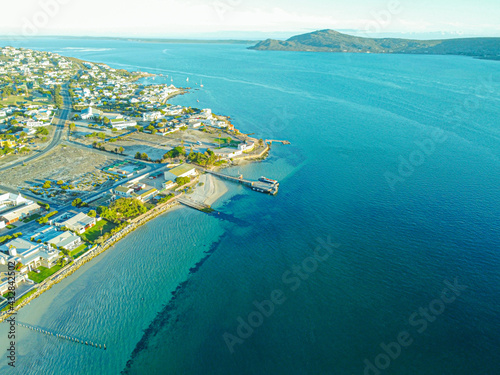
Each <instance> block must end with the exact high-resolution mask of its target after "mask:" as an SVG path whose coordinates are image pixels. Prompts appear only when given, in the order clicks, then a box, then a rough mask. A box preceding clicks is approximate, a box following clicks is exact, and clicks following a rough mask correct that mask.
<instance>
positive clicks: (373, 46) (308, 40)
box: [250, 30, 500, 60]
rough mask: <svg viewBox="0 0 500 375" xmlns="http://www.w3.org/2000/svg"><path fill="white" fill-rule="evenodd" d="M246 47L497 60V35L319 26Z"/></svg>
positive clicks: (499, 54) (499, 44)
mask: <svg viewBox="0 0 500 375" xmlns="http://www.w3.org/2000/svg"><path fill="white" fill-rule="evenodd" d="M250 49H254V50H259V51H308V52H350V53H406V54H433V55H465V56H474V57H480V58H485V59H495V60H500V38H462V39H443V40H412V39H396V38H377V39H374V38H362V37H357V36H352V35H347V34H342V33H339V32H337V31H334V30H320V31H315V32H313V33H308V34H302V35H297V36H294V37H292V38H290V39H288V40H286V41H281V40H275V39H267V40H265V41H262V42H260V43H257V44H256V45H255V46H253V47H250Z"/></svg>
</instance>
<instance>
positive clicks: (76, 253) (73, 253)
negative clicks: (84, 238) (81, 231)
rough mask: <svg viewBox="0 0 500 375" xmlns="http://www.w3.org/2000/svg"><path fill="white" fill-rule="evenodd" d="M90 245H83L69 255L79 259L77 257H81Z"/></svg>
mask: <svg viewBox="0 0 500 375" xmlns="http://www.w3.org/2000/svg"><path fill="white" fill-rule="evenodd" d="M88 245H89V244H88V243H86V242H85V243H82V244H81V245H80V246H78V247H77V248H76V249H75V250H72V251H71V252H70V253H69V255H70V256H72V257H73V258H77V256H76V255H78V256H80V255H81V254H83V253H84V252H85V251H84V250H85V249H86V248H87V246H88Z"/></svg>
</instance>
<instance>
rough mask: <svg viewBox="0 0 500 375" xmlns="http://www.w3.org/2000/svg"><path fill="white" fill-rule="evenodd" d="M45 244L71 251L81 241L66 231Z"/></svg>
mask: <svg viewBox="0 0 500 375" xmlns="http://www.w3.org/2000/svg"><path fill="white" fill-rule="evenodd" d="M47 243H48V244H50V245H53V246H54V247H58V248H60V247H62V248H64V249H66V250H73V249H75V248H76V247H78V246H79V245H80V244H81V243H82V239H81V238H80V237H79V236H76V235H74V234H73V233H71V232H69V231H67V232H60V234H59V235H57V236H56V237H54V238H52V239H51V240H49V241H47Z"/></svg>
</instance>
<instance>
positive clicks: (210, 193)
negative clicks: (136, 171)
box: [0, 173, 228, 323]
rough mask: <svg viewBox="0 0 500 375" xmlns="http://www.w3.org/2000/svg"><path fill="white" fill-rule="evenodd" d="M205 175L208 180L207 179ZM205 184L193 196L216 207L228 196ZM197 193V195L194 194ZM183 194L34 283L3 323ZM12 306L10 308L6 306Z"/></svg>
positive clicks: (211, 181)
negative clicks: (28, 292)
mask: <svg viewBox="0 0 500 375" xmlns="http://www.w3.org/2000/svg"><path fill="white" fill-rule="evenodd" d="M205 176H206V177H205ZM199 182H203V183H204V185H203V186H197V187H196V189H195V193H193V195H192V196H194V197H196V198H203V203H205V204H208V205H212V204H214V203H215V202H216V201H217V200H219V199H220V198H221V197H222V196H223V195H224V194H226V193H227V191H228V189H227V187H226V185H225V184H224V182H222V181H220V180H217V179H216V178H215V177H214V176H212V175H209V174H207V173H205V174H203V175H202V176H201V177H200V181H199ZM195 194H197V195H195ZM183 195H184V194H181V195H179V196H177V197H175V198H172V199H171V200H170V201H168V202H165V203H162V204H160V205H158V206H156V207H154V208H153V209H151V210H150V211H148V212H146V213H145V214H143V215H141V216H139V217H137V218H135V219H132V220H131V221H130V223H129V225H127V226H126V227H125V228H123V229H122V230H121V231H120V232H118V233H115V234H114V235H113V236H112V237H111V238H109V239H108V240H107V241H106V242H105V243H104V244H102V245H94V246H93V247H92V248H91V249H90V250H89V251H87V252H86V253H85V254H83V255H82V256H81V257H80V258H78V259H76V260H75V261H74V262H73V263H70V264H68V265H66V266H65V267H63V268H61V269H60V270H59V271H57V272H56V273H54V274H53V275H51V276H50V277H48V278H47V279H45V280H44V281H42V282H41V283H39V284H35V286H34V289H32V290H35V292H34V293H32V294H31V295H29V296H28V297H26V298H25V299H23V300H22V301H21V303H19V305H17V306H16V307H14V308H13V309H12V310H10V309H9V310H6V311H4V312H1V313H0V323H2V322H3V321H5V320H6V319H8V318H9V317H10V316H12V315H15V314H17V312H18V311H19V310H20V309H22V308H23V307H24V306H26V305H28V304H29V303H30V302H31V301H33V300H34V299H35V298H38V297H40V296H41V295H43V293H45V292H47V291H48V290H50V289H51V288H52V287H53V286H54V285H56V284H58V283H60V282H61V281H63V280H64V279H66V278H67V277H69V276H71V275H72V274H73V273H75V272H76V271H77V270H78V269H79V268H80V267H82V266H83V265H84V264H86V263H88V262H90V261H91V260H92V259H94V258H96V257H97V256H99V255H100V254H102V253H104V252H105V251H107V250H108V249H109V248H110V247H112V246H114V245H116V244H117V243H118V242H120V240H122V239H124V238H125V237H127V236H128V235H129V234H130V233H132V232H134V231H135V230H136V229H138V228H139V227H141V226H142V225H145V224H146V223H147V222H149V221H151V220H153V219H155V218H157V217H158V216H160V215H163V214H165V213H167V212H169V211H170V210H171V209H174V208H176V207H179V206H180V203H179V202H177V198H178V197H180V196H183ZM7 306H9V305H7Z"/></svg>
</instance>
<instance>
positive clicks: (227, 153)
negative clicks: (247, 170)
mask: <svg viewBox="0 0 500 375" xmlns="http://www.w3.org/2000/svg"><path fill="white" fill-rule="evenodd" d="M214 154H215V155H216V156H218V157H221V158H223V159H230V158H234V157H235V156H238V155H241V154H243V151H241V150H238V149H235V148H229V147H225V148H221V149H219V150H214Z"/></svg>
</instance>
